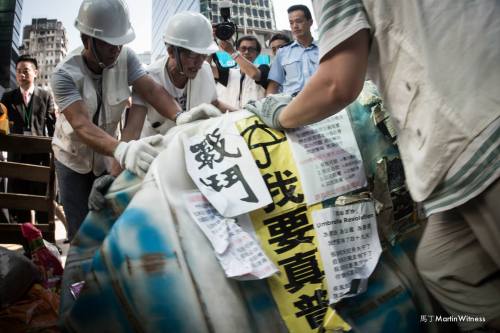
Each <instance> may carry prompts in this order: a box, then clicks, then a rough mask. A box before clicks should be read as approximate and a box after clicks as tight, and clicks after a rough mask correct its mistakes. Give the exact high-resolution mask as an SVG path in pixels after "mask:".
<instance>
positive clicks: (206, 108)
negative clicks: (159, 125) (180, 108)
mask: <svg viewBox="0 0 500 333" xmlns="http://www.w3.org/2000/svg"><path fill="white" fill-rule="evenodd" d="M221 114H222V112H220V110H219V109H218V108H217V107H215V106H214V105H212V104H209V103H202V104H200V105H198V106H195V107H194V108H192V109H191V110H189V111H186V112H183V113H181V114H179V116H178V117H177V119H176V121H175V122H176V124H177V125H182V124H187V123H190V122H192V121H195V120H200V119H208V118H212V117H218V116H220V115H221Z"/></svg>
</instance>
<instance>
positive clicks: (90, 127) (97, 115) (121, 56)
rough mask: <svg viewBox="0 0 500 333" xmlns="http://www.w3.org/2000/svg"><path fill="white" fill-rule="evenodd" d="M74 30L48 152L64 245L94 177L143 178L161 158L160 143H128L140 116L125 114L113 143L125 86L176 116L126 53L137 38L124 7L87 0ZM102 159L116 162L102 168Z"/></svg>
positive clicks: (54, 81) (60, 69)
mask: <svg viewBox="0 0 500 333" xmlns="http://www.w3.org/2000/svg"><path fill="white" fill-rule="evenodd" d="M75 27H76V28H77V29H78V30H79V31H80V33H81V39H82V43H83V47H80V48H78V49H76V50H74V51H73V52H71V53H70V54H69V55H68V56H67V57H66V58H65V59H64V60H63V61H62V62H61V63H60V64H59V65H58V66H57V68H56V70H55V71H54V73H53V75H52V78H51V86H52V90H53V91H54V96H55V100H56V103H57V105H58V106H59V109H60V110H61V111H62V114H61V116H60V117H59V118H58V119H57V122H56V128H55V133H54V139H53V143H52V145H53V150H54V155H55V157H56V163H55V164H56V174H57V179H58V182H59V187H60V195H61V201H62V204H63V206H64V210H65V213H66V218H67V219H68V224H69V230H68V238H69V239H72V237H73V236H74V235H75V233H76V231H77V230H78V228H79V226H80V224H81V222H82V221H83V219H84V218H85V216H86V215H87V213H88V207H87V200H88V197H89V193H90V191H91V188H92V184H93V182H94V180H95V179H96V178H97V177H99V176H101V175H102V174H105V173H106V172H108V171H110V170H111V169H112V166H114V170H118V169H120V168H118V167H117V164H118V163H119V166H120V167H121V168H123V169H128V170H130V171H131V172H133V173H135V174H137V175H138V176H143V175H144V174H145V173H146V172H147V170H148V168H149V165H150V163H151V162H152V160H153V159H154V158H155V157H156V155H157V154H158V151H157V149H156V148H154V144H155V143H156V142H157V141H159V140H161V137H152V138H148V139H147V140H141V141H135V140H133V139H137V138H138V137H139V134H140V129H141V127H142V124H143V122H144V117H145V114H144V113H142V114H140V113H139V112H136V113H130V114H129V118H128V124H127V126H126V127H125V128H124V130H123V132H122V137H121V140H123V141H118V140H117V139H116V138H115V137H116V136H115V134H116V131H117V125H118V123H119V121H120V118H121V116H122V113H123V112H124V110H125V108H126V103H127V100H128V98H129V96H130V88H129V87H130V86H132V87H133V89H134V91H135V92H136V93H137V94H138V95H140V96H141V97H142V98H143V99H144V100H145V101H147V102H148V103H150V104H151V105H153V106H154V107H155V108H156V109H157V110H158V112H160V113H161V114H162V115H163V116H165V117H167V118H170V119H174V118H175V115H176V114H177V113H178V112H179V111H180V107H179V105H178V103H177V102H176V101H175V99H174V98H172V96H171V95H170V94H169V93H168V92H167V91H166V90H165V89H163V88H162V87H161V85H159V84H157V83H156V82H155V81H154V80H153V79H152V78H151V77H150V76H149V75H148V74H147V72H146V71H145V70H144V69H143V68H142V67H141V64H140V61H139V60H138V58H137V56H136V54H135V53H134V52H133V51H132V50H131V49H129V48H127V47H124V46H123V45H124V44H127V43H129V42H131V41H132V40H133V39H134V38H135V33H134V30H133V28H132V26H131V24H130V20H129V13H128V8H127V6H126V4H125V3H124V2H123V1H122V0H84V1H83V2H82V4H81V6H80V10H79V13H78V17H77V18H76V20H75ZM125 141H128V142H125ZM107 156H109V157H114V158H115V159H116V161H113V160H112V159H111V158H110V159H109V161H107V160H106V157H107ZM108 162H109V163H108ZM117 162H118V163H117Z"/></svg>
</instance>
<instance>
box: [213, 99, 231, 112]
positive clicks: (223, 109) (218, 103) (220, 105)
mask: <svg viewBox="0 0 500 333" xmlns="http://www.w3.org/2000/svg"><path fill="white" fill-rule="evenodd" d="M212 104H213V105H215V106H216V107H217V108H219V110H220V111H221V112H222V113H224V112H226V111H229V112H232V111H236V110H237V109H235V108H233V107H232V106H231V105H229V104H226V103H224V102H223V101H221V100H220V99H216V100H215V101H213V102H212Z"/></svg>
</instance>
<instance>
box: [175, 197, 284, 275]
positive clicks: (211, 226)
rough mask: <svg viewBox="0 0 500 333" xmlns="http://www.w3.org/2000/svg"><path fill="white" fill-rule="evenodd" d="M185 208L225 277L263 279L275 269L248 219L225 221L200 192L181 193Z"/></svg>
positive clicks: (242, 217) (246, 217) (243, 217)
mask: <svg viewBox="0 0 500 333" xmlns="http://www.w3.org/2000/svg"><path fill="white" fill-rule="evenodd" d="M184 201H185V202H186V208H187V210H188V211H189V213H190V214H191V216H192V217H193V219H194V220H195V221H196V223H197V224H198V226H199V227H200V229H201V230H202V231H203V233H204V234H205V236H206V237H207V238H208V239H209V241H210V243H211V244H212V246H213V248H214V250H215V255H216V257H217V259H218V260H219V262H220V264H221V266H222V268H223V269H224V272H225V273H226V276H227V277H231V278H236V279H240V280H254V279H264V278H266V277H269V276H271V275H273V274H274V273H276V272H277V271H278V269H277V268H276V266H275V265H274V264H273V263H272V261H270V260H269V258H268V257H267V256H266V255H265V253H264V251H263V250H262V248H261V247H260V245H259V243H258V242H257V240H256V238H255V231H254V230H253V226H252V223H251V221H250V219H249V218H248V216H247V215H246V214H245V215H242V216H239V217H238V220H236V219H228V218H224V217H223V216H221V215H220V214H218V213H217V211H216V210H215V209H214V207H213V206H212V205H211V204H210V202H208V200H207V199H206V198H205V197H204V196H203V194H201V193H200V192H188V193H185V194H184Z"/></svg>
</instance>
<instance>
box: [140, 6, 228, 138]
mask: <svg viewBox="0 0 500 333" xmlns="http://www.w3.org/2000/svg"><path fill="white" fill-rule="evenodd" d="M164 41H165V45H166V48H167V55H166V56H165V57H164V58H162V59H159V60H157V61H156V62H154V63H152V64H151V65H150V66H148V67H147V71H148V73H149V74H150V75H151V76H152V77H153V78H154V80H155V81H156V82H158V83H159V84H161V85H162V86H163V87H164V88H165V89H166V90H167V91H168V92H169V93H170V94H171V95H172V96H173V97H174V98H175V99H176V101H177V102H178V103H179V105H180V107H181V111H180V112H179V113H178V114H177V115H176V116H175V118H174V119H172V120H170V119H168V118H166V117H164V116H162V115H161V114H160V113H159V112H157V111H156V110H155V108H154V107H153V106H151V105H150V104H148V103H145V102H144V101H143V100H142V99H141V97H140V96H139V95H138V94H137V93H136V92H135V91H134V94H133V96H132V108H131V109H130V112H131V113H134V112H139V113H142V112H144V111H145V110H146V108H147V117H146V121H145V123H144V127H143V129H142V133H141V137H147V136H150V135H154V134H165V133H166V132H167V131H168V130H169V129H170V128H172V127H173V126H175V124H176V122H180V123H184V122H188V121H191V120H193V119H191V118H192V117H204V116H216V115H218V114H220V111H226V110H229V111H232V110H234V108H232V107H230V106H229V105H227V104H225V103H222V102H221V101H220V100H219V99H218V98H217V92H216V89H215V82H214V77H213V74H212V71H211V69H210V65H209V64H208V63H207V62H206V61H205V60H206V59H207V57H208V55H210V54H212V53H214V52H215V51H217V49H218V47H217V45H216V44H215V42H214V41H213V39H212V27H211V25H210V22H209V21H208V19H207V18H206V17H205V16H203V15H201V14H199V13H194V12H180V13H177V14H175V15H174V16H172V18H171V19H170V20H169V21H168V23H167V27H166V29H165V34H164ZM193 108H194V109H193ZM188 110H189V111H190V112H189V113H184V112H185V111H188ZM219 110H220V111H219ZM202 114H204V115H202ZM186 117H189V118H190V119H189V120H187V119H186Z"/></svg>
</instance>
